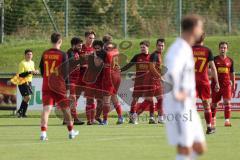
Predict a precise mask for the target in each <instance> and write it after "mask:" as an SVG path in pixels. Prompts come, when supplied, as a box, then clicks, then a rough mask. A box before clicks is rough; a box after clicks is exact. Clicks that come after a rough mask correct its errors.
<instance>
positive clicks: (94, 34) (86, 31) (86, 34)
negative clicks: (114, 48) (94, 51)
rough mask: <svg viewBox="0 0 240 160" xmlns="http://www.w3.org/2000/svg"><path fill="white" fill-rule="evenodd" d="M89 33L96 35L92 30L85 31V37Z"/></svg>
mask: <svg viewBox="0 0 240 160" xmlns="http://www.w3.org/2000/svg"><path fill="white" fill-rule="evenodd" d="M90 34H93V35H94V36H96V33H95V32H94V31H86V32H85V37H88V36H89V35H90Z"/></svg>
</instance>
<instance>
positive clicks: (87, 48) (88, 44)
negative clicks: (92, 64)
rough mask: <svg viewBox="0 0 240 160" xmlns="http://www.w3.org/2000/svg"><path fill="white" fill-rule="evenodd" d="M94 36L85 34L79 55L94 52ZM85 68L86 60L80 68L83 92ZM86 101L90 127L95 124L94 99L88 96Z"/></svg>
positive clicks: (89, 32)
mask: <svg viewBox="0 0 240 160" xmlns="http://www.w3.org/2000/svg"><path fill="white" fill-rule="evenodd" d="M95 36H96V34H95V32H93V31H87V32H85V44H83V47H82V51H81V54H80V55H81V56H83V57H84V56H85V57H87V56H89V55H90V54H92V53H93V52H94V48H93V46H92V44H93V41H94V39H95ZM87 67H88V64H87V58H86V61H85V62H84V63H83V64H81V67H80V86H81V87H82V91H84V92H85V91H86V89H87V88H88V86H87V84H86V83H85V82H84V81H83V77H84V75H85V73H86V70H87ZM90 87H91V86H90ZM86 101H87V102H86V116H87V125H92V124H95V110H96V106H95V103H94V99H92V98H90V97H88V96H87V97H86Z"/></svg>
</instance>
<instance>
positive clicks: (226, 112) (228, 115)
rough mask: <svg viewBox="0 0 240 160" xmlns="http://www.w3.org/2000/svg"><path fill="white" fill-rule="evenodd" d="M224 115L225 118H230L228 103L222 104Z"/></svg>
mask: <svg viewBox="0 0 240 160" xmlns="http://www.w3.org/2000/svg"><path fill="white" fill-rule="evenodd" d="M224 117H225V119H230V118H231V106H230V105H229V104H228V105H224Z"/></svg>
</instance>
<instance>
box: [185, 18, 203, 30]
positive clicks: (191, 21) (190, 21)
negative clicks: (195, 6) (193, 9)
mask: <svg viewBox="0 0 240 160" xmlns="http://www.w3.org/2000/svg"><path fill="white" fill-rule="evenodd" d="M199 21H202V18H201V17H200V16H199V15H195V14H192V15H187V16H185V17H183V19H182V22H181V26H182V31H183V32H186V31H187V32H188V31H192V30H193V28H194V27H196V26H197V24H198V22H199Z"/></svg>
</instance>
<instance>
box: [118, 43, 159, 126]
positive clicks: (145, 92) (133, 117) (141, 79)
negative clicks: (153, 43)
mask: <svg viewBox="0 0 240 160" xmlns="http://www.w3.org/2000/svg"><path fill="white" fill-rule="evenodd" d="M149 45H150V43H149V41H142V42H141V43H140V49H141V53H139V54H137V55H135V56H134V57H133V58H132V59H131V61H130V63H128V64H127V65H125V66H124V67H122V68H121V72H124V71H126V70H128V69H129V68H131V67H132V66H133V65H136V78H135V79H134V91H133V94H132V97H133V100H132V104H131V110H130V120H129V123H132V124H138V122H137V117H138V114H140V113H141V111H139V113H138V114H137V102H138V99H139V98H140V97H144V98H145V101H144V102H143V103H142V104H140V106H139V108H140V109H142V108H146V107H149V110H150V119H149V123H150V124H152V123H155V120H154V103H153V100H152V96H153V93H152V91H153V90H152V89H151V87H152V85H151V84H148V83H149V82H150V81H151V75H150V74H149V62H150V54H149V51H148V49H149Z"/></svg>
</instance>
